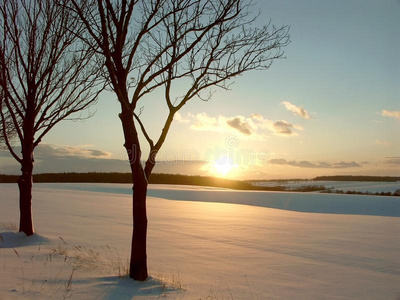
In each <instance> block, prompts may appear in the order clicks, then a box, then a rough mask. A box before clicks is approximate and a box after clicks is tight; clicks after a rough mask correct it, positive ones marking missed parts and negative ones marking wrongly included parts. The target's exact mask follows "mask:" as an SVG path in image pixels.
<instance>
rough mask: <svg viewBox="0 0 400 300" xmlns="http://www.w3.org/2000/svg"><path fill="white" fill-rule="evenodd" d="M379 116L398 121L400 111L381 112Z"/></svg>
mask: <svg viewBox="0 0 400 300" xmlns="http://www.w3.org/2000/svg"><path fill="white" fill-rule="evenodd" d="M381 115H382V116H384V117H389V118H395V119H397V120H400V110H386V109H384V110H382V112H381Z"/></svg>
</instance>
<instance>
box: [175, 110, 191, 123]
mask: <svg viewBox="0 0 400 300" xmlns="http://www.w3.org/2000/svg"><path fill="white" fill-rule="evenodd" d="M174 120H175V121H177V122H179V123H190V119H189V118H184V117H182V115H181V114H180V113H179V112H176V113H175V116H174Z"/></svg>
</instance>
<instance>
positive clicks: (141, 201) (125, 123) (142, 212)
mask: <svg viewBox="0 0 400 300" xmlns="http://www.w3.org/2000/svg"><path fill="white" fill-rule="evenodd" d="M120 119H121V123H122V128H123V131H124V137H125V144H124V147H125V149H126V151H127V154H128V158H129V164H130V167H131V172H132V183H133V188H132V190H133V196H132V217H133V232H132V247H131V260H130V270H129V276H130V277H131V278H133V279H134V280H139V281H144V280H146V279H147V277H148V271H147V244H146V242H147V241H146V239H147V211H146V196H147V185H148V182H147V178H146V176H145V173H144V170H143V167H142V165H141V161H140V159H141V150H140V144H139V139H138V134H137V131H136V128H135V124H134V120H133V112H132V111H130V110H127V109H125V108H124V107H123V106H122V113H121V114H120Z"/></svg>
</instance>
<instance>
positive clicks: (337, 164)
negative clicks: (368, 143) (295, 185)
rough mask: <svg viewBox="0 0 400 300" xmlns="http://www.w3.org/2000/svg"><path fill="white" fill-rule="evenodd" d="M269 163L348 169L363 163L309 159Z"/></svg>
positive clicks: (279, 160)
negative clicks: (313, 160) (314, 160)
mask: <svg viewBox="0 0 400 300" xmlns="http://www.w3.org/2000/svg"><path fill="white" fill-rule="evenodd" d="M269 163H270V164H272V165H285V166H292V167H298V168H313V169H347V168H360V167H362V164H360V163H356V162H354V161H351V162H345V161H340V162H334V163H332V162H311V161H308V160H301V161H296V160H286V159H271V160H269Z"/></svg>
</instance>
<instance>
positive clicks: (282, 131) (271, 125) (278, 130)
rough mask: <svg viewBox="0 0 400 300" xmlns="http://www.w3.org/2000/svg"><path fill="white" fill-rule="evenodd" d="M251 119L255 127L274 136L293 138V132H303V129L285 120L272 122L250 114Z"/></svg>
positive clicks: (258, 115) (295, 133)
mask: <svg viewBox="0 0 400 300" xmlns="http://www.w3.org/2000/svg"><path fill="white" fill-rule="evenodd" d="M251 117H252V119H253V120H254V121H255V122H256V124H257V126H259V127H260V128H264V129H268V130H269V131H271V132H273V133H274V134H275V135H281V136H295V135H297V132H295V130H303V127H301V126H300V125H296V124H292V123H289V122H288V121H285V120H279V121H272V120H268V119H264V117H263V116H262V115H260V114H252V115H251Z"/></svg>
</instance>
